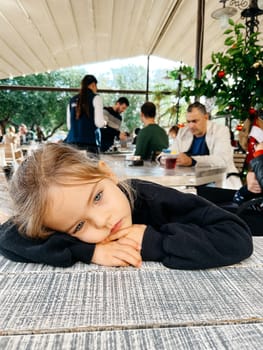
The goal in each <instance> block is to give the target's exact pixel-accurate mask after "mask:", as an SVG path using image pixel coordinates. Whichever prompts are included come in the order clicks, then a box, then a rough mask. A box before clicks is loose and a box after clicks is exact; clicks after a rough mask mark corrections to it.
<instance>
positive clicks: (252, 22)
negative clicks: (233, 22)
mask: <svg viewBox="0 0 263 350" xmlns="http://www.w3.org/2000/svg"><path fill="white" fill-rule="evenodd" d="M227 1H228V0H219V2H222V3H223V8H221V9H218V10H215V11H213V12H212V13H211V16H212V18H214V19H219V20H220V21H221V26H222V28H225V27H227V25H228V19H229V18H230V17H232V16H234V15H235V14H236V13H237V9H236V8H235V7H232V6H226V2H227ZM248 3H249V6H248V7H247V8H244V7H245V6H247V5H248ZM230 5H234V6H236V7H238V8H239V9H240V11H241V17H242V18H245V21H246V30H247V37H249V36H250V34H252V33H254V32H255V31H256V30H257V31H258V25H259V21H258V19H257V17H258V16H260V15H262V14H263V0H250V1H233V0H231V1H230Z"/></svg>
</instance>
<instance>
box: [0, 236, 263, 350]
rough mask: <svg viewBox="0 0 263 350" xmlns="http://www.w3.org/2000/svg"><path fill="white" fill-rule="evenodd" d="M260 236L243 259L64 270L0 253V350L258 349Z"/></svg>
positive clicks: (262, 338) (261, 328)
mask: <svg viewBox="0 0 263 350" xmlns="http://www.w3.org/2000/svg"><path fill="white" fill-rule="evenodd" d="M262 281H263V237H255V238H254V253H253V255H252V256H251V257H250V258H248V259H246V260H244V261H243V262H241V263H239V264H236V265H232V266H226V267H221V268H215V269H207V270H195V271H194V270H193V271H186V270H172V269H168V268H166V267H164V266H163V265H162V264H161V263H156V262H144V263H143V264H142V267H141V268H140V269H136V268H133V267H121V268H113V267H103V266H97V265H93V264H91V265H86V264H83V263H76V264H75V265H74V266H72V267H69V268H58V267H57V268H55V267H50V266H47V265H37V264H24V263H16V262H12V261H9V260H7V259H5V258H4V257H2V256H0V315H1V317H0V349H5V350H10V349H27V350H31V349H38V350H39V349H45V350H49V349H63V350H68V349H77V350H79V349H101V350H104V349H105V350H108V349H112V350H113V349H118V350H119V349H132V350H137V349H138V350H139V349H147V350H148V349H158V350H167V349H170V350H174V349H179V350H180V349H184V350H185V349H189V350H190V349H191V350H192V349H217V350H218V349H236V350H240V349H244V350H245V349H246V350H247V349H257V350H258V349H262V348H263V292H262Z"/></svg>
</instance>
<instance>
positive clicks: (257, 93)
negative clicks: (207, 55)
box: [183, 19, 263, 120]
mask: <svg viewBox="0 0 263 350" xmlns="http://www.w3.org/2000/svg"><path fill="white" fill-rule="evenodd" d="M229 25H230V27H229V29H227V30H226V31H225V32H224V34H225V35H226V39H225V42H224V44H225V46H226V50H225V51H224V52H217V53H212V56H211V61H212V62H211V63H210V64H209V65H207V66H206V67H205V69H204V73H203V75H202V77H201V79H200V80H197V79H196V80H195V81H194V85H193V87H192V88H191V89H189V90H188V91H187V90H185V91H184V92H183V94H184V96H185V97H186V99H188V100H189V99H190V97H191V96H197V97H201V96H206V97H208V98H210V97H216V105H217V106H218V109H219V112H218V113H219V114H223V113H231V114H232V115H233V116H234V117H236V118H237V119H240V120H245V119H246V118H247V117H248V115H249V110H250V108H255V109H258V108H262V106H263V50H262V47H261V46H260V45H259V44H258V36H259V35H260V33H252V34H251V35H250V37H249V38H246V34H245V27H244V25H243V24H240V23H237V24H235V23H234V21H233V20H231V19H230V20H229Z"/></svg>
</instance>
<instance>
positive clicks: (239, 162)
mask: <svg viewBox="0 0 263 350" xmlns="http://www.w3.org/2000/svg"><path fill="white" fill-rule="evenodd" d="M233 157H234V164H235V167H236V168H237V173H228V174H227V178H228V177H230V176H238V177H239V178H240V179H241V181H242V183H244V181H245V178H246V170H247V169H246V158H247V153H246V152H240V151H235V152H234V155H233Z"/></svg>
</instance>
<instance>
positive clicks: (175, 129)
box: [168, 125, 179, 145]
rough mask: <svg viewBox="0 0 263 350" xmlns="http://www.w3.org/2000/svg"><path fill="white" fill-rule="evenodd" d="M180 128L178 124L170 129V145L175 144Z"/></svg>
mask: <svg viewBox="0 0 263 350" xmlns="http://www.w3.org/2000/svg"><path fill="white" fill-rule="evenodd" d="M178 130H179V126H178V125H173V126H171V127H170V129H169V130H168V137H169V145H172V144H173V142H174V140H175V138H176V136H177V133H178Z"/></svg>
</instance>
